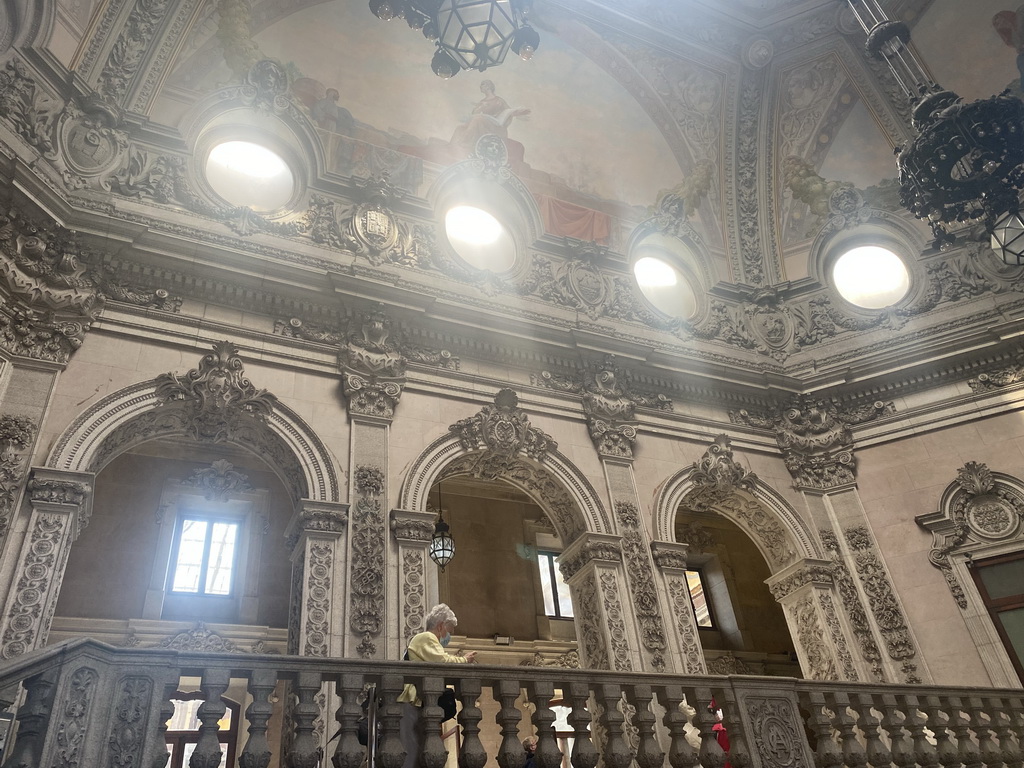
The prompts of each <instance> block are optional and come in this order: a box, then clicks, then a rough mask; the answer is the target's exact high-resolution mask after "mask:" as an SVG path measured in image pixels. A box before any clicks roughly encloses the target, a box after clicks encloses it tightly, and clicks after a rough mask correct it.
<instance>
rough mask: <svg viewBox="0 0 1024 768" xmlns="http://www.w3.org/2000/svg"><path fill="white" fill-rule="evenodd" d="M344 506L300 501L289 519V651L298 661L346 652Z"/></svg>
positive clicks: (345, 535)
mask: <svg viewBox="0 0 1024 768" xmlns="http://www.w3.org/2000/svg"><path fill="white" fill-rule="evenodd" d="M347 532H348V505H347V504H338V503H331V502H322V501H316V502H314V501H309V500H304V501H301V502H300V503H299V509H298V512H297V513H296V515H295V517H294V518H292V522H291V525H290V526H289V531H288V535H289V538H290V539H291V540H292V541H293V542H294V544H293V548H292V596H291V600H292V610H291V616H292V620H291V621H290V626H289V634H290V637H289V642H288V644H289V648H290V650H291V652H292V653H296V654H298V655H300V656H322V657H327V656H340V655H341V654H342V651H343V648H344V629H343V628H344V626H345V616H344V612H345V602H344V595H345V580H346V569H345V563H346V555H347V549H346V539H347Z"/></svg>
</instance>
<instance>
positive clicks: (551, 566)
mask: <svg viewBox="0 0 1024 768" xmlns="http://www.w3.org/2000/svg"><path fill="white" fill-rule="evenodd" d="M561 554H562V553H561V552H555V551H554V550H550V549H540V548H538V549H537V565H538V568H537V574H538V576H539V575H540V558H541V556H542V555H545V556H547V557H548V571H549V578H550V579H551V587H552V589H551V592H552V595H553V596H554V600H553V602H554V606H555V613H554V614H550V613H548V612H547V607H546V606H545V609H544V615H545V616H546V617H547V618H549V619H562V620H564V621H575V620H576V610H575V606H573V615H572V616H563V615H562V612H561V604H562V601H561V595H560V594H559V591H558V586H559V584H562V585H563V586H564V587H565V589H566V593H567V594H566V597H567V598H568V599H569V605H572V591H571V590H570V589H569V585H568V584H566V583H565V582H564V581H562V582H559V580H558V577H557V574H556V573H555V570H556V569H557V568H558V565H557V564H556V562H555V561H556V560H558V558H559V557H560V556H561ZM543 594H544V579H543V577H541V599H542V600H543Z"/></svg>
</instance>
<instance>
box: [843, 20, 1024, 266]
mask: <svg viewBox="0 0 1024 768" xmlns="http://www.w3.org/2000/svg"><path fill="white" fill-rule="evenodd" d="M846 2H847V4H848V5H849V7H850V9H851V10H852V11H853V15H854V16H855V17H856V18H857V21H858V22H859V23H860V26H861V27H862V28H863V29H864V31H865V32H866V33H867V36H868V37H867V43H866V45H865V47H866V49H867V52H868V55H870V56H871V57H872V58H875V59H879V60H881V61H884V62H885V63H886V65H887V66H888V68H889V71H890V72H891V73H892V75H893V77H894V78H895V79H896V82H897V84H898V85H899V87H900V88H901V89H902V90H903V92H904V93H905V94H906V96H907V98H908V99H910V100H911V101H912V103H913V105H914V106H913V125H914V128H916V129H917V131H918V135H917V137H916V138H915V139H914V140H913V141H911V142H910V143H909V144H907V145H906V146H903V147H899V148H897V161H896V164H897V167H898V169H899V183H900V202H901V203H902V204H903V206H904V207H905V208H907V209H908V210H909V211H910V212H911V213H913V214H914V215H915V216H917V217H918V218H919V219H926V220H927V221H928V222H929V223H930V224H931V228H932V233H933V234H934V235H935V245H936V246H937V247H948V246H949V245H951V244H952V243H953V242H954V241H955V240H956V238H955V236H954V235H953V234H952V232H953V230H955V229H957V228H960V227H964V226H967V225H971V224H980V225H981V226H982V227H983V229H984V234H985V236H988V237H990V238H991V243H992V248H993V249H994V250H995V251H996V253H998V254H999V256H1000V257H1001V258H1002V259H1003V261H1004V262H1006V263H1007V264H1010V265H1015V266H1019V265H1024V220H1022V218H1021V212H1020V192H1021V188H1022V187H1024V102H1021V100H1020V99H1018V98H1015V97H1013V96H1011V95H1009V93H1008V92H1007V91H1004V92H1003V93H1001V94H1000V95H998V96H993V97H991V98H989V99H981V100H979V101H973V102H970V103H964V101H963V100H962V99H961V98H960V97H959V96H958V95H957V94H955V93H953V92H952V91H949V90H946V89H944V88H942V87H940V86H939V85H938V84H936V83H935V82H933V81H932V80H931V78H930V77H929V76H928V74H927V72H926V70H925V68H924V65H923V64H922V63H921V61H920V60H919V59H918V57H917V54H916V53H915V52H914V50H913V49H912V48H910V47H909V45H908V44H909V42H910V29H909V28H908V27H907V25H906V24H904V23H903V22H900V21H893V20H892V19H890V18H889V17H888V16H887V15H886V13H885V11H883V10H882V8H881V6H880V5H879V3H878V0H846Z"/></svg>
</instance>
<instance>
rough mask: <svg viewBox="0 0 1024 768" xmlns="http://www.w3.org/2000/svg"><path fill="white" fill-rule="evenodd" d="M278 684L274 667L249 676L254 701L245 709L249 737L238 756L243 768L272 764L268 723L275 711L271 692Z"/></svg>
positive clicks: (255, 767)
mask: <svg viewBox="0 0 1024 768" xmlns="http://www.w3.org/2000/svg"><path fill="white" fill-rule="evenodd" d="M276 684H277V673H276V672H275V671H274V670H272V669H255V670H253V671H252V673H251V674H250V676H249V695H250V696H252V703H251V704H250V705H249V706H248V707H247V708H246V710H245V719H246V720H248V721H249V738H248V739H247V740H246V742H245V748H244V749H243V750H242V754H241V755H239V757H238V764H239V766H241V768H267V766H268V765H270V757H271V754H270V744H269V743H268V742H267V723H268V722H269V721H270V716H271V715H272V714H273V713H274V705H273V704H271V703H270V694H272V693H273V692H274V686H275V685H276Z"/></svg>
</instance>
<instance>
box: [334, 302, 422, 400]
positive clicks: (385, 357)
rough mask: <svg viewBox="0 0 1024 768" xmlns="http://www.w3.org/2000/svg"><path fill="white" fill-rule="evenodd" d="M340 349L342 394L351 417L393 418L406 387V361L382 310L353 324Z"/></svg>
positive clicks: (389, 321)
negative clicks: (357, 415)
mask: <svg viewBox="0 0 1024 768" xmlns="http://www.w3.org/2000/svg"><path fill="white" fill-rule="evenodd" d="M353 326H354V327H353V328H351V329H350V331H349V333H348V335H347V337H346V340H345V344H344V345H343V346H342V347H341V351H340V353H339V359H340V362H341V369H342V371H341V376H342V391H343V392H344V394H345V397H346V399H347V400H348V407H349V413H350V414H353V415H354V414H359V415H361V416H376V417H380V418H384V419H390V418H393V417H394V415H395V408H397V407H398V401H399V399H400V398H401V396H402V388H403V387H404V386H405V366H406V360H405V357H404V356H403V354H402V350H401V348H400V347H399V345H398V344H397V343H395V341H394V339H393V337H392V330H391V319H390V318H389V317H388V316H387V315H386V314H384V312H383V311H382V310H380V309H378V310H376V311H374V312H369V313H367V314H364V315H362V316H361V317H359V318H357V319H356V320H355V321H354V322H353Z"/></svg>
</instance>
